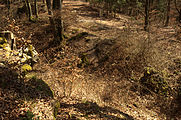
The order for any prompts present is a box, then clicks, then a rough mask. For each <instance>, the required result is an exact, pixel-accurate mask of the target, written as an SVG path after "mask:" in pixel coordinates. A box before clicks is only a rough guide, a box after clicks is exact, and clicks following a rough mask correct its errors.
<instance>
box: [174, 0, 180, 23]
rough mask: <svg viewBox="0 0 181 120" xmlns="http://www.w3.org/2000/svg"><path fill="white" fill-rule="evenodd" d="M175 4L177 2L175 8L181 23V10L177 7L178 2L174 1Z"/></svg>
mask: <svg viewBox="0 0 181 120" xmlns="http://www.w3.org/2000/svg"><path fill="white" fill-rule="evenodd" d="M174 2H175V8H176V10H177V12H178V14H179V17H178V21H179V22H180V23H181V8H178V7H177V0H174Z"/></svg>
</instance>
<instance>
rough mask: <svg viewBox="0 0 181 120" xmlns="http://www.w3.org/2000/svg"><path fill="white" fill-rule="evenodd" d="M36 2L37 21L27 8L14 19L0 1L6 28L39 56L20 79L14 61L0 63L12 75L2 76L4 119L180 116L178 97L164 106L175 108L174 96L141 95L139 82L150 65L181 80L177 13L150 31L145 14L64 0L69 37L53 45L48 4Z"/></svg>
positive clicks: (172, 79)
mask: <svg viewBox="0 0 181 120" xmlns="http://www.w3.org/2000/svg"><path fill="white" fill-rule="evenodd" d="M17 4H19V3H16V4H13V6H12V8H13V9H16V8H17ZM39 8H40V9H39V20H38V21H37V22H34V23H32V22H29V21H27V18H26V16H25V15H21V16H20V17H21V19H18V18H16V19H15V20H14V22H13V20H12V19H8V16H7V15H6V14H7V9H6V8H5V7H4V6H3V5H0V9H1V10H2V11H1V13H0V14H2V12H3V15H4V16H2V17H1V19H2V21H4V25H1V27H2V28H1V29H3V30H10V31H12V32H13V33H14V34H15V36H16V39H17V47H18V48H20V47H21V46H22V45H23V44H24V43H31V44H33V46H34V47H35V49H36V50H37V51H38V53H39V58H40V60H39V62H38V63H36V64H35V66H34V67H33V71H32V72H30V73H29V74H28V75H27V76H26V78H24V79H23V80H21V79H19V78H18V74H17V72H16V71H15V70H13V69H12V68H1V67H0V70H1V71H0V77H3V79H2V80H3V82H4V80H7V83H8V84H5V85H4V83H3V84H2V83H0V90H1V91H0V100H1V101H0V116H1V118H0V119H2V120H3V119H4V120H6V119H21V118H22V119H23V118H29V119H30V118H31V117H34V118H38V117H39V118H40V119H43V120H51V119H54V117H56V119H57V120H78V119H80V120H84V119H88V120H95V119H97V120H127V119H128V120H133V119H135V120H137V119H138V120H164V119H165V120H166V119H171V118H170V115H171V117H173V119H176V120H177V119H179V118H181V116H180V113H181V111H179V109H180V107H181V105H180V106H179V107H177V108H176V109H175V111H176V112H173V113H169V112H170V111H169V112H168V111H167V110H165V108H164V107H166V106H169V107H168V108H170V107H171V106H172V105H173V103H172V102H173V101H174V99H173V101H170V100H171V98H170V99H168V100H163V98H164V97H163V96H161V95H158V94H155V93H151V94H146V95H142V94H141V87H142V86H141V85H140V78H141V77H143V74H144V70H145V67H151V68H155V69H157V70H159V71H162V72H163V73H166V76H167V79H166V80H167V81H168V83H169V85H170V86H173V87H172V88H173V89H174V88H175V86H176V85H177V82H178V81H181V80H180V79H181V77H180V75H181V64H180V63H181V40H180V39H179V35H180V34H178V29H180V28H178V27H177V25H176V24H174V23H176V22H175V21H174V23H173V22H172V24H171V25H170V26H168V27H157V26H156V25H152V26H151V27H150V32H149V33H148V32H145V31H144V29H143V27H144V26H143V25H144V21H143V19H141V18H140V19H138V20H136V19H135V18H134V17H129V16H126V15H121V14H117V15H116V18H113V17H109V18H106V17H99V11H98V10H97V9H95V8H93V7H91V6H90V5H89V3H88V2H82V1H68V0H66V1H64V3H63V10H62V18H63V20H64V23H65V40H66V45H65V46H63V47H62V46H61V45H60V46H59V45H57V46H53V47H52V46H51V41H52V40H53V28H52V26H51V25H50V23H49V20H48V17H49V16H48V14H47V12H46V8H45V6H44V5H43V4H42V3H39ZM44 8H45V9H44ZM56 14H58V13H56ZM12 16H13V17H14V16H16V15H15V13H12ZM12 16H11V17H12ZM2 21H1V22H2ZM168 101H169V102H168ZM165 104H166V105H165ZM29 119H28V120H29Z"/></svg>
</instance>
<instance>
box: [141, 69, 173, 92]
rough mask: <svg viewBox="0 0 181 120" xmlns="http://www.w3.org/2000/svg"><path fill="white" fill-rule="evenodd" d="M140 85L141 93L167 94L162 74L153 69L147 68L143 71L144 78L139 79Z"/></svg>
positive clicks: (166, 85) (167, 86)
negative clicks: (141, 87) (141, 86)
mask: <svg viewBox="0 0 181 120" xmlns="http://www.w3.org/2000/svg"><path fill="white" fill-rule="evenodd" d="M140 84H141V85H143V86H144V87H145V88H143V89H142V90H143V91H142V92H143V93H149V92H151V91H152V92H155V93H157V94H160V95H168V94H169V89H170V87H169V85H168V83H167V81H166V78H165V77H164V76H163V74H162V73H161V72H159V71H157V70H155V69H154V68H150V67H147V68H146V69H145V71H144V76H143V77H141V79H140Z"/></svg>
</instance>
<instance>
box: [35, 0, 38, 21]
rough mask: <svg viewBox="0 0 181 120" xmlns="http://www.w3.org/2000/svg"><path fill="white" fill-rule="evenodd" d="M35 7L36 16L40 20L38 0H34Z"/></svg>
mask: <svg viewBox="0 0 181 120" xmlns="http://www.w3.org/2000/svg"><path fill="white" fill-rule="evenodd" d="M34 6H35V15H36V18H38V5H37V0H34Z"/></svg>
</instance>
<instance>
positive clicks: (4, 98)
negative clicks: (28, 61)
mask: <svg viewBox="0 0 181 120" xmlns="http://www.w3.org/2000/svg"><path fill="white" fill-rule="evenodd" d="M37 98H38V99H49V98H53V93H52V91H51V89H50V88H49V86H48V85H47V84H46V83H45V82H44V81H43V80H41V79H37V78H36V77H32V78H30V79H22V78H19V75H18V73H17V72H16V71H15V70H12V69H9V68H0V117H1V118H2V119H17V118H18V109H19V108H20V106H22V105H23V104H24V101H28V100H35V99H37Z"/></svg>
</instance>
